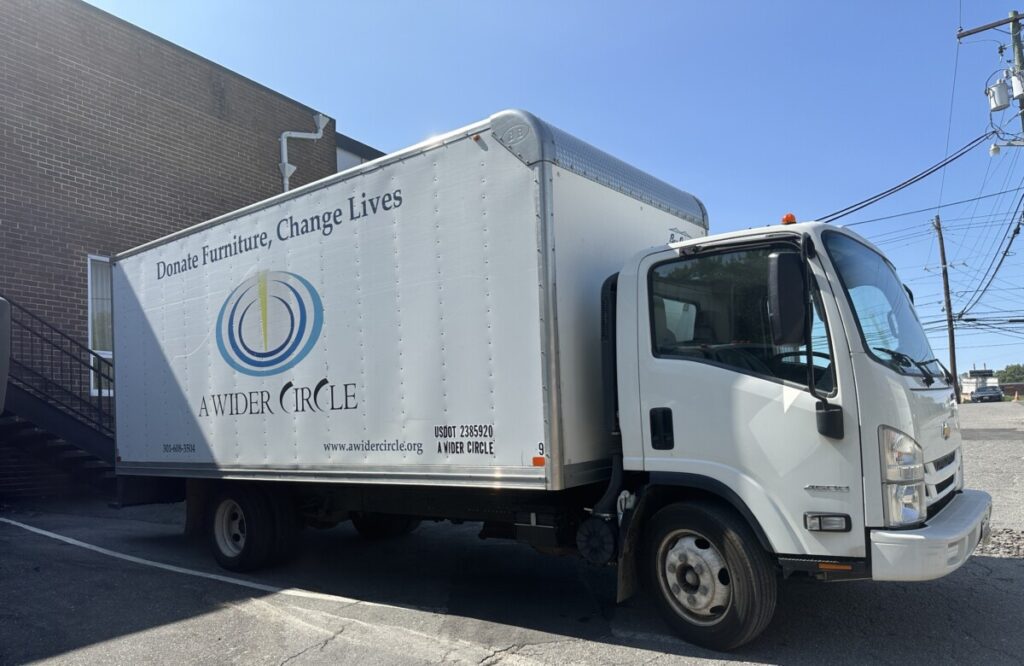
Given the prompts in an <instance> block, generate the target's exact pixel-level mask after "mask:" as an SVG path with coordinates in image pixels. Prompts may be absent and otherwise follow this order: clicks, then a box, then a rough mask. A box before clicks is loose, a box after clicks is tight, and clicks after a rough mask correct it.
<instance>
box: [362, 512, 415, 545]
mask: <svg viewBox="0 0 1024 666" xmlns="http://www.w3.org/2000/svg"><path fill="white" fill-rule="evenodd" d="M352 525H353V526H354V527H355V528H356V531H357V532H359V536H361V537H363V538H365V539H391V538H394V537H400V536H404V535H406V534H411V533H412V532H413V531H414V530H415V529H416V528H417V527H419V526H420V521H419V520H417V519H415V518H410V517H409V516H393V515H390V514H386V513H363V512H360V513H353V514H352Z"/></svg>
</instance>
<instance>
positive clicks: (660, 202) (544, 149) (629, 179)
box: [491, 110, 708, 229]
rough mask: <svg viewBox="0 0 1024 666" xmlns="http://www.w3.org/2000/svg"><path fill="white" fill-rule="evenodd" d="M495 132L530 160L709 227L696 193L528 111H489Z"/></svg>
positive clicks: (517, 154)
mask: <svg viewBox="0 0 1024 666" xmlns="http://www.w3.org/2000/svg"><path fill="white" fill-rule="evenodd" d="M491 131H492V132H493V134H494V138H495V139H496V140H497V141H498V142H499V143H501V145H503V146H505V147H506V148H507V149H508V150H509V151H510V152H511V153H512V154H514V155H515V156H516V157H518V158H519V159H521V160H522V161H523V162H525V163H526V164H528V165H530V166H532V165H534V164H536V163H537V162H550V163H552V164H556V165H558V166H560V167H562V168H563V169H567V170H568V171H572V172H573V173H576V174H579V175H581V176H583V177H584V178H588V179H590V180H592V181H594V182H596V183H600V184H601V185H604V186H605V187H610V188H612V189H613V190H617V191H619V192H622V193H623V194H625V195H627V196H630V197H633V198H634V199H636V200H638V201H642V202H644V203H647V204H650V205H652V206H655V207H657V208H660V209H662V210H664V211H666V212H668V213H671V214H673V215H677V216H679V217H682V218H684V219H686V220H689V221H690V222H693V223H694V224H696V225H699V226H701V227H703V228H704V229H707V228H708V215H707V210H706V209H705V208H704V204H703V203H701V201H700V199H698V198H697V197H695V196H693V195H692V194H690V193H688V192H684V191H682V190H680V189H677V188H675V187H673V186H671V185H669V184H668V183H666V182H664V181H662V180H658V179H657V178H655V177H654V176H651V175H650V174H647V173H644V172H643V171H641V170H639V169H637V168H635V167H632V166H630V165H628V164H626V163H625V162H623V161H622V160H620V159H618V158H615V157H612V156H611V155H609V154H608V153H605V152H603V151H601V150H598V149H597V148H594V147H593V146H591V145H590V144H589V143H587V142H585V141H581V140H579V139H577V138H576V137H574V136H572V135H571V134H567V133H566V132H563V131H562V130H560V129H558V128H557V127H555V126H553V125H549V124H548V123H546V122H544V121H543V120H540V119H539V118H537V117H536V116H534V115H533V114H531V113H527V112H526V111H519V110H509V111H502V112H500V113H496V114H494V115H493V116H491Z"/></svg>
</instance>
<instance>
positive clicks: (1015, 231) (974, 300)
mask: <svg viewBox="0 0 1024 666" xmlns="http://www.w3.org/2000/svg"><path fill="white" fill-rule="evenodd" d="M1022 204H1024V195H1021V197H1020V199H1019V200H1018V201H1017V210H1016V211H1015V212H1014V217H1016V216H1017V214H1018V213H1019V212H1020V208H1021V205H1022ZM1020 225H1021V220H1020V219H1019V218H1018V219H1017V221H1016V226H1014V223H1013V222H1011V223H1010V227H1011V229H1012V231H1011V230H1010V229H1007V230H1006V235H1008V236H1009V239H1008V240H1007V241H1006V249H1004V250H1003V253H1002V255H1001V256H999V255H998V254H996V255H993V256H992V261H991V262H989V268H987V269H986V270H985V275H986V277H987V280H986V279H985V278H982V283H983V286H981V287H980V289H978V290H977V291H976V292H975V293H974V295H972V296H971V297H970V298H968V299H967V305H966V306H964V308H963V309H962V310H960V314H959V315H958V318H963V316H964V315H965V314H967V313H968V312H970V310H971V308H973V307H974V306H975V305H977V304H978V301H980V300H981V298H982V296H984V295H985V292H986V291H988V288H989V286H991V284H992V281H993V280H994V279H995V277H996V274H997V273H999V269H1000V268H1002V266H1003V262H1004V261H1006V257H1007V256H1008V255H1009V254H1010V248H1011V247H1012V246H1013V241H1014V240H1015V239H1016V238H1017V236H1018V235H1019V234H1020ZM1004 237H1005V236H1004ZM1000 245H1002V242H1000ZM997 247H998V246H997ZM996 256H999V262H998V263H995V261H996ZM993 263H995V268H992V265H993ZM989 271H991V273H990V272H989Z"/></svg>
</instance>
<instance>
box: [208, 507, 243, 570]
mask: <svg viewBox="0 0 1024 666" xmlns="http://www.w3.org/2000/svg"><path fill="white" fill-rule="evenodd" d="M213 532H214V536H215V537H216V539H217V547H218V548H220V551H221V552H222V553H224V554H225V555H227V556H229V557H237V556H238V555H239V554H240V553H241V552H242V549H243V548H245V514H244V513H242V507H241V506H239V505H238V502H236V501H235V500H231V499H226V500H224V501H223V502H221V503H220V506H218V507H217V513H216V515H215V516H214V519H213Z"/></svg>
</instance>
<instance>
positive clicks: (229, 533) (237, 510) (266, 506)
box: [207, 484, 277, 571]
mask: <svg viewBox="0 0 1024 666" xmlns="http://www.w3.org/2000/svg"><path fill="white" fill-rule="evenodd" d="M276 531H277V528H276V525H275V521H274V508H273V503H272V502H271V501H270V498H269V497H268V495H267V493H265V492H264V491H263V490H262V489H261V488H259V487H255V486H253V487H249V486H247V485H245V484H231V485H226V486H224V487H222V488H220V489H219V490H218V491H217V492H216V493H214V496H213V498H212V501H211V502H210V504H209V512H208V513H207V534H208V536H209V538H210V547H211V548H212V550H213V556H214V558H215V559H216V560H217V563H218V564H220V565H221V566H222V567H224V568H225V569H227V570H229V571H253V570H254V569H259V568H260V567H264V566H266V565H268V564H270V562H271V561H272V556H273V554H274V542H275V533H276Z"/></svg>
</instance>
